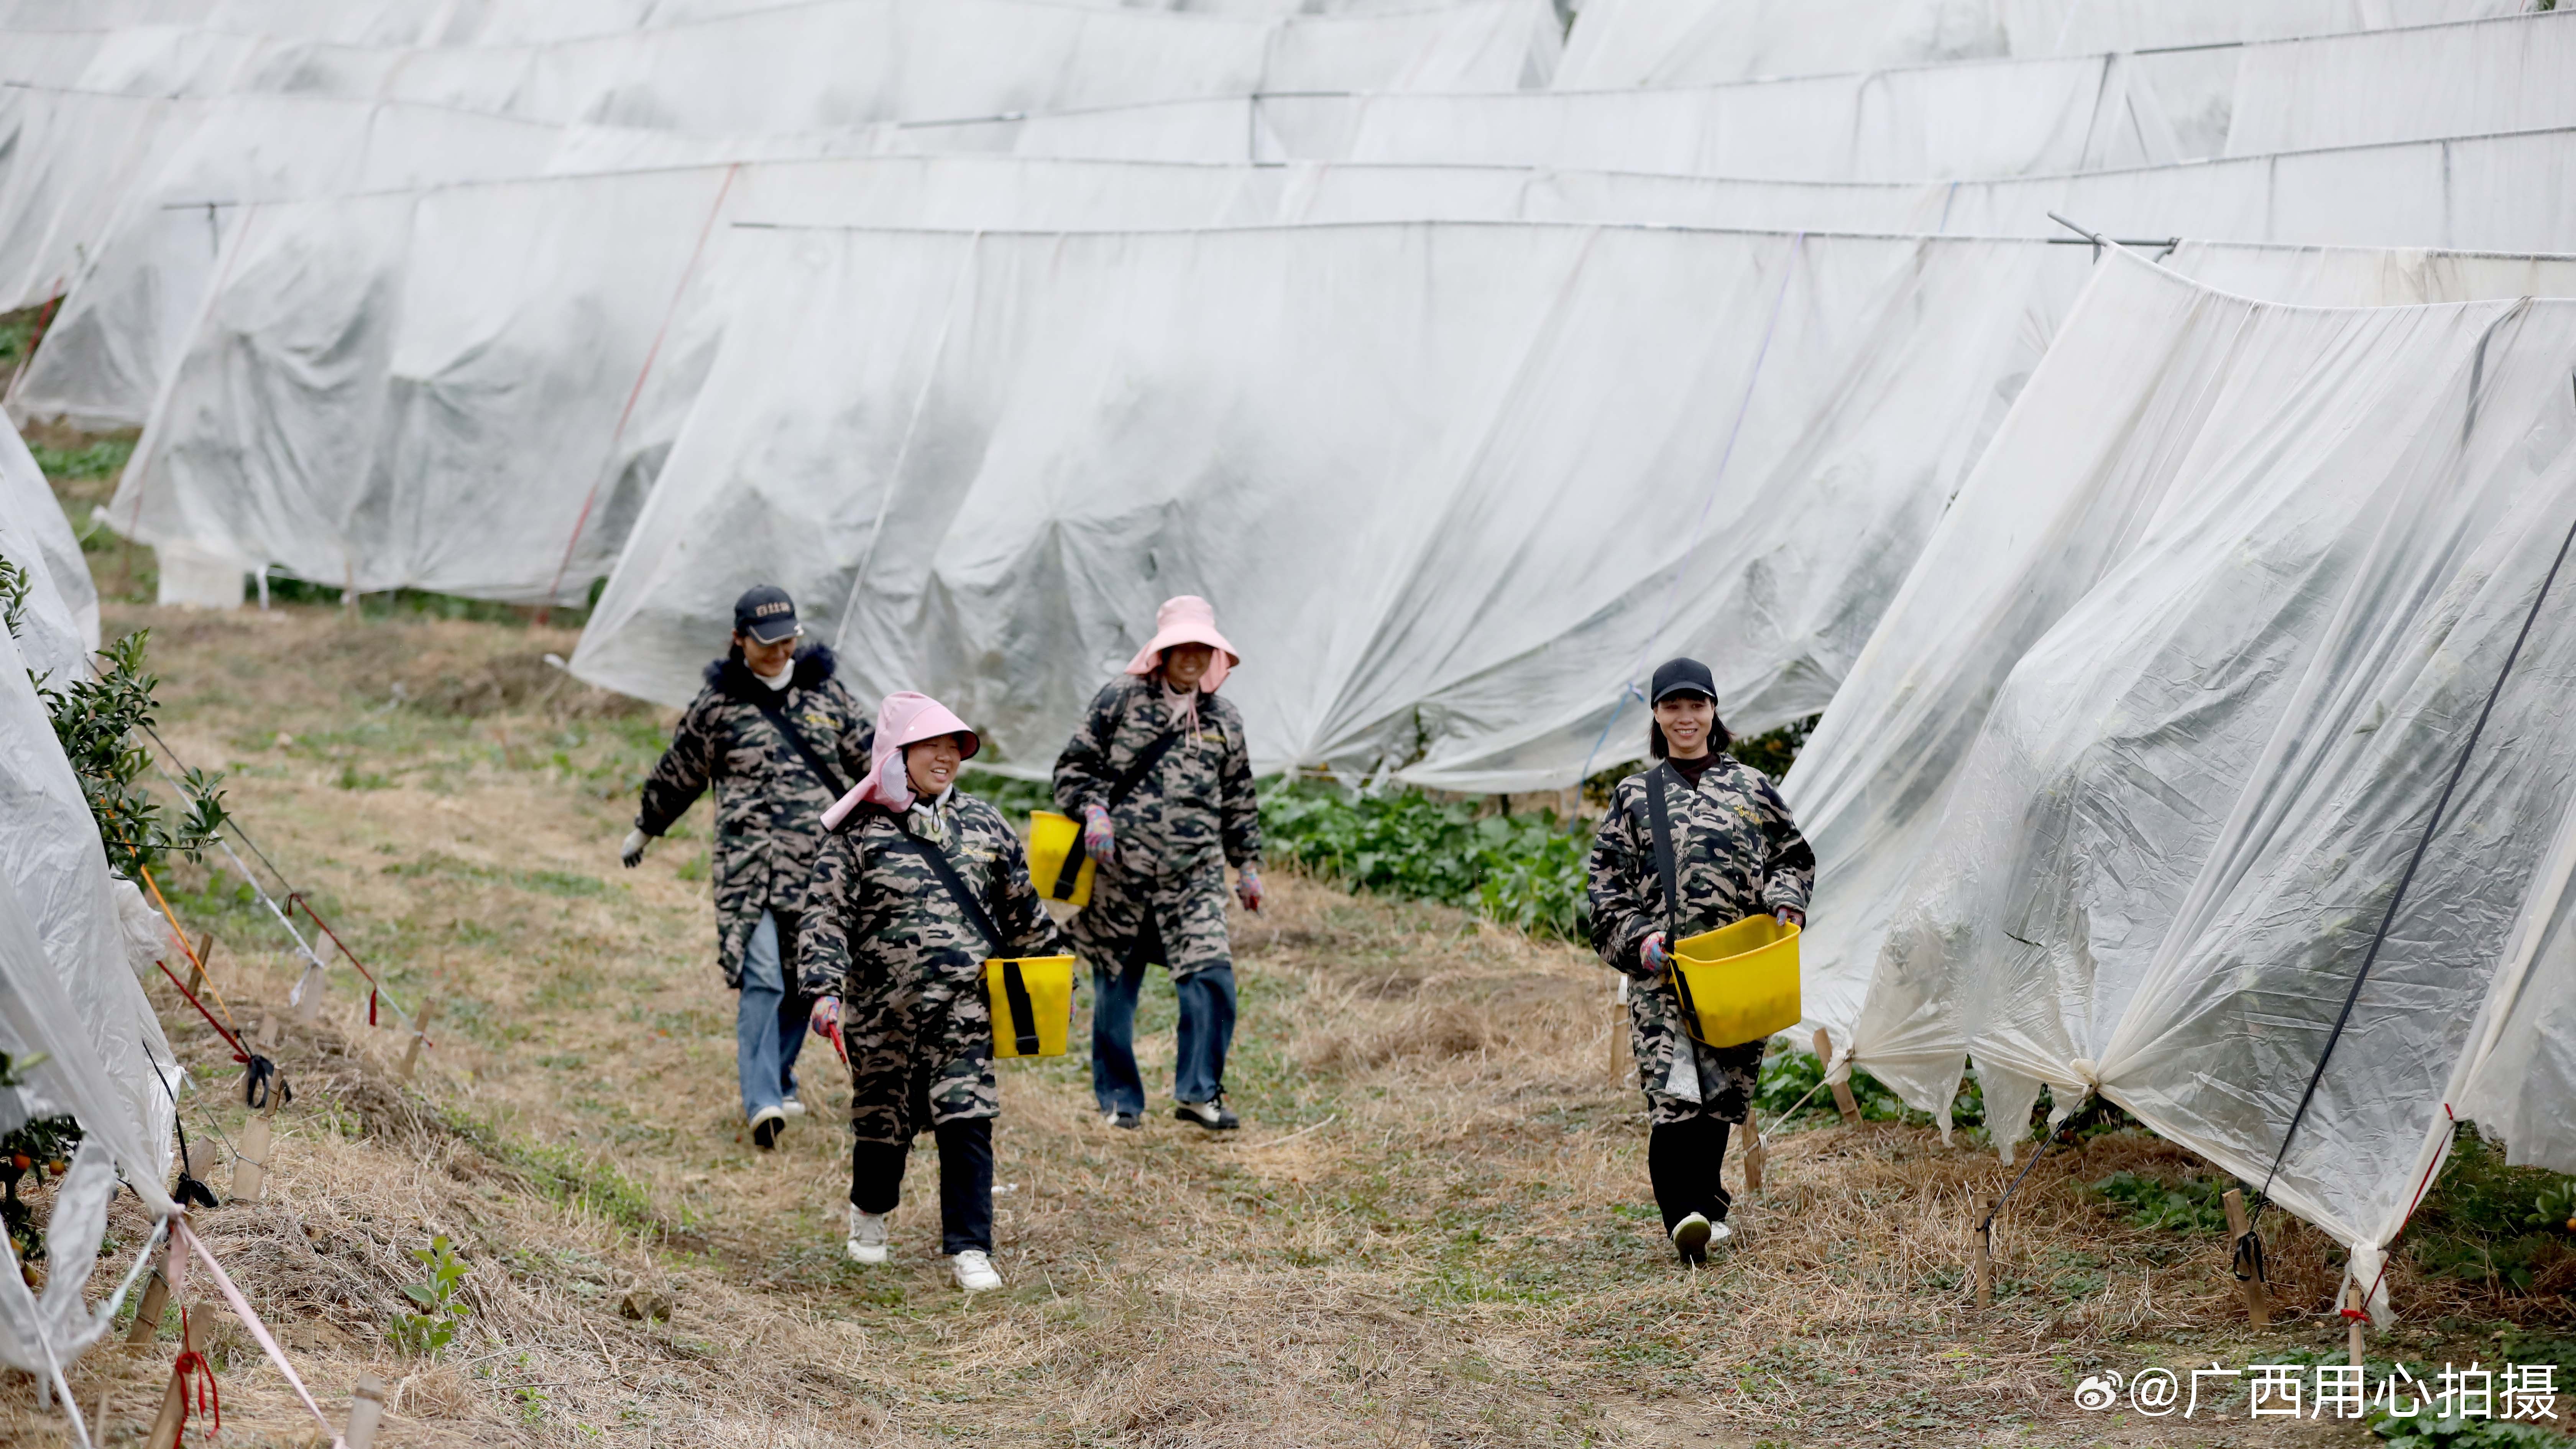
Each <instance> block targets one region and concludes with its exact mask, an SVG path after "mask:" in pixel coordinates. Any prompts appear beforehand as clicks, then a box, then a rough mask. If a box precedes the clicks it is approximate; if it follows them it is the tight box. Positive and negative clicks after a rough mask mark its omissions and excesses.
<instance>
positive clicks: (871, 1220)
mask: <svg viewBox="0 0 2576 1449" xmlns="http://www.w3.org/2000/svg"><path fill="white" fill-rule="evenodd" d="M886 1217H887V1214H885V1213H863V1212H861V1211H859V1205H858V1204H857V1203H852V1204H850V1240H849V1241H848V1242H847V1243H845V1244H843V1245H842V1246H843V1247H844V1248H846V1249H848V1251H849V1254H850V1261H851V1262H853V1263H869V1264H875V1263H882V1262H884V1261H885V1260H886V1258H887V1256H888V1255H889V1254H891V1253H892V1252H893V1251H894V1248H893V1245H892V1244H890V1243H888V1242H887V1241H886Z"/></svg>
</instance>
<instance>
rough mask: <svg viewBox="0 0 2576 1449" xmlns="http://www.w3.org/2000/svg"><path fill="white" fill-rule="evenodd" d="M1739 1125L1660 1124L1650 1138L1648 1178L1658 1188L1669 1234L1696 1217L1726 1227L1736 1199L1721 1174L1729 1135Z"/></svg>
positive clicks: (1716, 1120) (1703, 1121)
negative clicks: (1729, 1211) (1731, 1129)
mask: <svg viewBox="0 0 2576 1449" xmlns="http://www.w3.org/2000/svg"><path fill="white" fill-rule="evenodd" d="M1733 1125H1734V1124H1733V1123H1730V1122H1728V1121H1727V1120H1726V1119H1725V1118H1723V1117H1693V1118H1690V1119H1689V1120H1687V1121H1682V1122H1658V1123H1656V1124H1655V1127H1654V1129H1653V1130H1652V1131H1651V1132H1649V1133H1648V1134H1647V1136H1646V1176H1647V1178H1648V1179H1650V1180H1651V1181H1652V1182H1653V1183H1654V1184H1655V1206H1657V1207H1659V1208H1662V1209H1663V1210H1664V1231H1665V1232H1667V1233H1669V1232H1671V1231H1672V1230H1673V1225H1674V1224H1675V1223H1678V1222H1680V1221H1681V1220H1682V1219H1684V1218H1686V1217H1689V1216H1690V1215H1691V1214H1692V1213H1700V1214H1704V1215H1705V1216H1706V1217H1707V1218H1708V1220H1709V1221H1710V1222H1713V1223H1722V1222H1724V1221H1726V1209H1727V1206H1728V1204H1730V1203H1732V1202H1734V1201H1735V1199H1734V1196H1733V1195H1732V1194H1730V1193H1728V1192H1727V1190H1726V1186H1725V1184H1723V1183H1721V1182H1719V1181H1718V1177H1717V1171H1718V1169H1719V1168H1721V1167H1723V1166H1725V1165H1726V1133H1727V1129H1728V1128H1729V1127H1731V1126H1733Z"/></svg>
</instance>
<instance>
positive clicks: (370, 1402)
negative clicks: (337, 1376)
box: [340, 1374, 385, 1449]
mask: <svg viewBox="0 0 2576 1449" xmlns="http://www.w3.org/2000/svg"><path fill="white" fill-rule="evenodd" d="M384 1413H385V1381H384V1380H383V1379H380V1378H378V1377H376V1376H375V1375H374V1374H360V1375H358V1387H357V1388H356V1390H354V1391H353V1392H351V1393H350V1395H349V1432H348V1433H346V1434H343V1435H341V1436H340V1437H341V1441H342V1442H343V1443H345V1444H347V1445H348V1446H349V1449H372V1446H373V1445H374V1444H375V1442H376V1421H377V1420H378V1419H380V1418H383V1417H384Z"/></svg>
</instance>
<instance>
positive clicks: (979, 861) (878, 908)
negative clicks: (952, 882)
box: [798, 694, 1065, 1293]
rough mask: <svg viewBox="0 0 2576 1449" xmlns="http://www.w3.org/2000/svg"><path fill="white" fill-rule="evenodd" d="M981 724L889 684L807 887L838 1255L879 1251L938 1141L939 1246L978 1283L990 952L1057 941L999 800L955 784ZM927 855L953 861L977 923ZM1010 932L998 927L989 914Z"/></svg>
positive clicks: (1007, 953) (1050, 947)
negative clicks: (921, 1147) (835, 1126)
mask: <svg viewBox="0 0 2576 1449" xmlns="http://www.w3.org/2000/svg"><path fill="white" fill-rule="evenodd" d="M978 744H979V742H978V741H977V739H976V737H975V733H974V731H972V730H970V729H968V728H966V726H965V725H964V723H962V722H961V721H959V720H958V718H957V717H956V716H955V715H953V714H950V713H949V712H948V711H947V710H946V709H944V708H942V707H941V706H940V705H939V704H938V703H937V702H936V701H934V700H931V699H929V698H927V697H925V696H922V695H918V694H896V695H889V696H888V697H887V698H886V701H885V704H884V706H883V707H882V708H881V709H880V710H879V711H878V714H877V728H876V763H875V765H874V767H873V768H871V769H870V771H869V772H868V776H867V778H866V779H864V780H862V781H860V782H859V785H858V787H857V788H856V789H854V790H852V791H851V792H850V793H849V794H848V795H846V796H844V797H842V799H841V801H840V803H838V804H836V805H834V806H833V807H832V809H831V810H830V811H829V812H827V813H826V814H825V815H824V817H823V819H824V822H825V824H826V825H827V827H828V828H829V830H830V834H829V836H828V837H827V838H826V839H825V841H824V843H823V849H822V853H821V854H820V855H819V856H817V857H816V859H815V862H814V879H813V887H812V889H811V891H809V892H808V894H807V897H806V914H805V925H804V935H803V938H802V941H801V943H800V946H801V949H800V950H799V952H798V955H799V958H800V959H801V960H802V961H803V962H804V968H805V976H804V987H805V991H806V994H808V995H809V996H812V997H814V998H816V1000H815V1003H814V1025H815V1029H816V1030H818V1031H823V1032H827V1033H828V1032H830V1031H831V1030H833V1029H834V1027H835V1026H836V1025H837V1026H838V1027H839V1029H840V1030H841V1031H842V1034H843V1035H842V1040H843V1042H844V1044H845V1047H846V1050H847V1051H848V1053H849V1059H850V1132H851V1135H852V1136H853V1137H855V1138H856V1139H857V1142H856V1145H855V1147H854V1148H853V1150H852V1153H851V1159H850V1233H849V1242H848V1252H849V1255H850V1257H851V1258H852V1259H853V1260H854V1261H856V1262H860V1263H882V1262H884V1261H885V1260H886V1258H887V1255H888V1248H887V1242H886V1221H885V1220H886V1215H887V1214H889V1213H891V1212H893V1211H894V1209H895V1205H896V1203H897V1202H898V1201H899V1200H900V1198H901V1195H902V1188H903V1169H904V1162H905V1158H906V1157H907V1155H908V1154H909V1153H910V1152H911V1150H912V1139H913V1137H914V1136H915V1134H917V1133H921V1132H929V1133H930V1134H932V1136H933V1137H934V1138H936V1139H937V1141H938V1143H939V1209H940V1251H941V1252H943V1253H946V1254H948V1255H949V1256H950V1258H951V1259H952V1267H953V1269H954V1271H955V1273H956V1276H957V1282H958V1286H960V1287H962V1288H964V1289H965V1290H966V1291H968V1292H970V1293H974V1292H980V1291H982V1290H984V1289H987V1288H998V1287H1000V1286H1001V1282H1002V1280H1001V1278H1000V1276H999V1275H998V1274H996V1273H995V1272H994V1271H993V1267H992V1259H991V1254H992V1251H993V1119H994V1118H995V1117H998V1116H1000V1115H1001V1111H1002V1098H1001V1087H1000V1084H999V1083H998V1082H997V1081H996V1080H995V1079H994V1076H993V1013H992V1008H991V1005H990V1003H988V1002H987V1001H986V999H985V995H984V985H983V979H984V961H985V959H986V958H987V957H994V956H1003V957H1027V956H1053V955H1061V954H1064V950H1065V948H1064V944H1063V941H1064V938H1063V937H1062V935H1061V934H1060V933H1058V931H1057V930H1056V926H1055V921H1054V920H1053V918H1051V917H1049V916H1048V915H1047V913H1046V907H1045V906H1043V905H1042V904H1040V903H1039V900H1038V893H1037V888H1036V887H1035V886H1033V885H1031V884H1030V882H1029V866H1028V858H1027V856H1026V855H1025V854H1023V853H1022V850H1021V847H1020V838H1019V836H1018V835H1016V834H1014V833H1013V832H1012V830H1011V825H1010V822H1009V821H1008V820H1005V819H1004V818H1003V817H1002V812H1000V811H999V810H996V809H994V808H993V807H992V806H990V805H988V804H986V803H984V802H983V801H981V800H978V799H976V798H975V797H974V796H972V795H968V794H965V793H963V792H961V791H959V790H958V789H957V788H956V787H955V785H954V784H953V783H952V782H953V781H954V780H955V779H956V776H957V770H958V767H959V766H960V765H961V764H962V763H963V762H964V761H965V760H966V758H967V757H969V756H971V755H973V754H974V753H975V751H976V749H977V748H978ZM925 851H936V852H939V853H940V854H941V855H942V856H944V857H945V859H946V860H947V862H948V864H949V866H950V868H951V869H952V870H954V871H955V872H956V874H957V876H958V878H959V882H960V884H962V885H963V886H964V887H965V888H966V889H967V891H969V892H970V893H972V895H973V897H974V899H975V902H976V904H977V906H978V907H980V909H981V912H982V915H983V920H981V921H978V920H977V919H976V912H975V911H972V910H969V909H968V908H967V906H966V905H965V903H964V902H962V901H960V900H959V899H958V897H957V895H956V893H955V892H954V891H953V890H951V889H950V887H949V886H948V884H947V882H946V881H945V880H944V879H943V878H942V876H941V875H940V873H939V871H938V869H937V868H936V867H935V866H934V865H933V864H932V863H931V859H930V857H929V856H928V855H926V854H924V852H925ZM987 925H989V926H991V927H992V928H993V930H994V931H995V932H998V933H999V934H1000V935H1002V936H1004V937H1006V938H1007V939H1005V940H999V941H997V940H993V939H991V937H990V936H989V935H988V934H987V932H986V929H985V927H986V926H987Z"/></svg>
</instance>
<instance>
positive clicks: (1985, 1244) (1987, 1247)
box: [1977, 1197, 1996, 1308]
mask: <svg viewBox="0 0 2576 1449" xmlns="http://www.w3.org/2000/svg"><path fill="white" fill-rule="evenodd" d="M1995 1206H1996V1204H1995V1200H1994V1199H1993V1198H1991V1197H1989V1198H1985V1199H1983V1200H1982V1201H1981V1202H1980V1203H1979V1205H1978V1211H1977V1306H1978V1307H1979V1308H1992V1307H1994V1306H1995Z"/></svg>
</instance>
